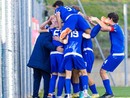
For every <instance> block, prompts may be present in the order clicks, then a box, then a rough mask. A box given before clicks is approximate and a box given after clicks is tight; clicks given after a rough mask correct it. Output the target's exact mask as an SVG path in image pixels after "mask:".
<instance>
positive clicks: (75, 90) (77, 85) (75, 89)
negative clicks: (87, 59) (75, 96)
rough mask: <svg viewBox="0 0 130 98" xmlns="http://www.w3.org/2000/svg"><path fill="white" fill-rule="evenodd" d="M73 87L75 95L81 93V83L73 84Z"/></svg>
mask: <svg viewBox="0 0 130 98" xmlns="http://www.w3.org/2000/svg"><path fill="white" fill-rule="evenodd" d="M72 85H73V93H78V92H79V83H72Z"/></svg>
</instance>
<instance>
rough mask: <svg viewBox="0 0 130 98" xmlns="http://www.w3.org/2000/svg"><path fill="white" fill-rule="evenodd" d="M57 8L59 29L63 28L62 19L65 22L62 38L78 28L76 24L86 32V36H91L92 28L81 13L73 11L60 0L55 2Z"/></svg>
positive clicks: (54, 5)
mask: <svg viewBox="0 0 130 98" xmlns="http://www.w3.org/2000/svg"><path fill="white" fill-rule="evenodd" d="M53 7H54V8H55V13H56V17H57V20H58V24H59V29H61V27H62V26H61V20H62V21H63V22H64V25H63V27H62V32H61V35H60V39H64V38H65V37H66V35H67V34H69V33H70V32H71V31H73V30H75V29H76V26H77V25H78V27H79V28H80V30H82V31H83V32H85V33H86V38H90V31H91V30H90V28H88V25H89V24H88V23H87V21H86V20H85V19H84V18H83V17H82V16H81V15H79V14H77V13H75V12H74V13H72V8H70V7H65V6H64V3H63V2H62V1H60V0H58V1H56V2H55V3H54V4H53Z"/></svg>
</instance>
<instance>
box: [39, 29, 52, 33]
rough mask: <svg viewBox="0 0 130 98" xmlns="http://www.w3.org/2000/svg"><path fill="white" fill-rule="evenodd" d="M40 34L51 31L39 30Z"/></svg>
mask: <svg viewBox="0 0 130 98" xmlns="http://www.w3.org/2000/svg"><path fill="white" fill-rule="evenodd" d="M38 32H39V33H44V32H49V29H39V30H38Z"/></svg>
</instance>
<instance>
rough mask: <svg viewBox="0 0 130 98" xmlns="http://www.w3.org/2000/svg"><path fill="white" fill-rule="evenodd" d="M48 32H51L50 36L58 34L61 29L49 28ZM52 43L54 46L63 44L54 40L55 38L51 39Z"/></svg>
mask: <svg viewBox="0 0 130 98" xmlns="http://www.w3.org/2000/svg"><path fill="white" fill-rule="evenodd" d="M49 32H50V33H52V36H60V33H61V30H59V29H57V28H52V29H49ZM52 43H53V44H54V45H55V46H63V44H62V43H61V42H59V41H56V40H52Z"/></svg>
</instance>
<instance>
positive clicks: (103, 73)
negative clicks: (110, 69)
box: [100, 69, 106, 78]
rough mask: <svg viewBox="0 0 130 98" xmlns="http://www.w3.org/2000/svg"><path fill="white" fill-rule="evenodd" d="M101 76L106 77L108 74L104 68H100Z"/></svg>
mask: <svg viewBox="0 0 130 98" xmlns="http://www.w3.org/2000/svg"><path fill="white" fill-rule="evenodd" d="M100 76H101V77H102V78H104V77H105V76H106V71H105V70H103V69H100Z"/></svg>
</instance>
